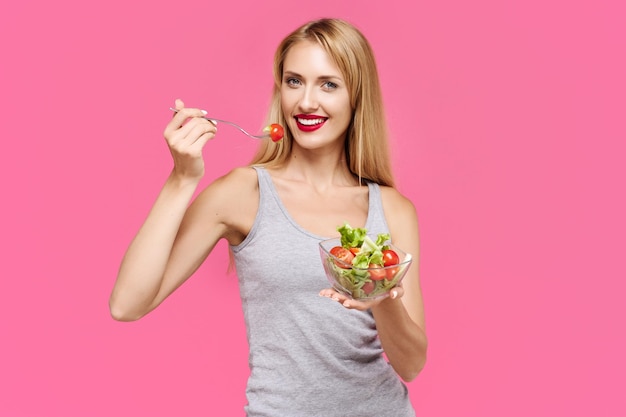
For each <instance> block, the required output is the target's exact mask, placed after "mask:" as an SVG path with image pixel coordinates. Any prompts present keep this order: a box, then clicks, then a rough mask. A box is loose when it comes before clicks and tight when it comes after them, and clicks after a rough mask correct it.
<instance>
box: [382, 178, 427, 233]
mask: <svg viewBox="0 0 626 417" xmlns="http://www.w3.org/2000/svg"><path fill="white" fill-rule="evenodd" d="M380 194H381V198H382V203H383V210H384V212H385V219H386V220H387V225H388V226H389V233H390V234H391V236H392V237H393V239H394V241H396V242H397V241H398V240H402V241H406V240H416V239H417V236H418V219H417V211H416V209H415V205H414V204H413V202H412V201H411V200H410V199H408V198H407V197H406V196H404V195H403V194H402V193H400V192H399V191H398V190H397V189H395V188H392V187H385V186H380ZM404 244H405V245H407V244H408V245H413V243H408V242H405V243H404Z"/></svg>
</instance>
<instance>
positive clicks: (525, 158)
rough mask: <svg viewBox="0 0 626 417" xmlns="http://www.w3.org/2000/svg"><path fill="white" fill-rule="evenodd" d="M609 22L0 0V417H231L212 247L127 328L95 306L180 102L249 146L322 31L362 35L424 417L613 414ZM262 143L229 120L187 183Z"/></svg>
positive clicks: (227, 332) (414, 9) (232, 303)
mask: <svg viewBox="0 0 626 417" xmlns="http://www.w3.org/2000/svg"><path fill="white" fill-rule="evenodd" d="M621 4H623V2H620V1H617V0H616V1H590V0H589V1H582V2H576V1H538V0H531V1H521V0H518V1H500V0H492V1H489V0H478V1H472V2H470V1H460V0H443V1H437V2H426V1H417V2H414V1H405V2H402V1H394V0H388V1H385V2H380V3H373V2H372V3H371V4H370V5H366V4H365V3H364V2H361V1H357V0H354V1H349V2H341V1H339V0H319V1H316V2H308V3H307V2H287V1H281V0H270V1H267V2H260V1H250V2H240V1H225V2H219V3H216V2H209V1H197V0H190V1H187V2H171V1H169V2H160V3H159V2H148V1H120V0H107V1H88V2H87V1H83V2H81V1H71V0H62V1H59V2H49V1H43V0H34V1H30V2H29V1H25V2H11V3H10V4H9V5H5V6H4V7H3V11H2V14H1V16H0V31H1V37H0V45H1V55H0V59H1V65H0V83H1V84H0V87H1V92H2V103H1V104H0V106H1V109H0V110H1V111H0V114H1V115H2V124H1V129H2V133H1V135H2V144H3V146H2V164H1V169H2V172H1V176H0V178H1V181H2V184H1V185H2V189H1V191H2V194H3V197H2V201H3V203H2V216H1V219H2V220H1V222H2V224H1V225H0V226H1V227H2V229H1V230H2V236H3V238H2V245H3V249H2V251H1V253H2V255H1V256H2V263H1V271H2V295H1V297H2V301H1V302H0V317H1V319H0V320H1V321H0V337H1V342H0V345H1V349H2V350H1V352H0V416H20V417H21V416H112V415H115V416H119V417H123V416H241V415H243V412H242V407H243V405H244V403H245V395H244V386H245V381H246V377H247V372H248V370H247V356H246V355H247V350H246V349H247V346H246V343H245V330H244V327H243V319H242V313H241V308H240V301H239V294H238V288H237V282H236V277H235V276H234V275H228V274H226V261H227V254H226V247H225V246H224V245H220V246H219V247H218V248H217V249H216V251H215V253H214V254H213V255H212V256H211V257H210V259H209V260H208V261H207V263H206V264H205V265H204V266H203V267H202V269H201V270H200V271H199V272H198V273H197V275H196V276H195V277H194V278H192V279H191V280H190V281H189V282H188V283H186V284H185V285H184V286H183V287H182V288H181V289H180V290H179V291H178V292H177V293H175V294H174V295H173V296H172V297H171V298H170V299H168V300H167V301H166V302H165V303H164V304H163V305H162V306H161V308H160V309H158V310H157V311H155V312H154V313H153V314H151V315H149V316H148V317H146V318H145V319H143V320H141V321H139V322H136V323H117V322H114V321H113V320H112V319H111V318H110V317H109V313H108V307H107V299H108V295H109V292H110V290H111V287H112V285H113V281H114V279H115V275H116V272H117V268H118V265H119V262H120V260H121V257H122V254H123V253H124V250H125V248H126V246H127V244H128V243H129V241H130V239H131V238H132V236H133V235H134V233H135V231H136V230H137V228H138V227H139V225H140V223H141V222H142V220H143V218H144V216H145V215H146V213H147V210H148V209H149V207H150V205H151V203H152V201H153V199H154V197H155V196H156V193H157V192H158V190H159V188H160V186H161V184H162V182H163V180H164V179H165V176H166V175H167V173H168V172H169V169H170V159H169V154H168V151H167V149H166V147H165V144H164V141H163V140H162V134H161V133H162V130H163V127H164V125H165V123H166V122H167V120H168V118H169V117H170V112H169V111H168V107H169V106H170V105H171V104H172V103H173V100H174V99H175V98H177V97H180V98H183V99H184V100H185V101H186V102H187V104H188V105H192V106H200V107H203V108H205V109H207V110H209V112H210V114H211V115H214V116H215V117H221V118H225V119H231V120H235V121H238V122H241V124H242V125H244V126H246V127H249V128H250V129H251V130H254V129H256V128H257V127H259V126H261V125H262V120H263V116H264V113H265V108H266V105H267V103H268V98H269V92H270V87H271V72H270V70H271V63H272V54H273V51H274V48H275V47H276V45H277V43H278V41H279V40H280V39H281V37H282V36H284V35H285V34H286V33H287V32H288V31H290V30H291V29H293V28H295V27H296V26H298V25H299V24H301V23H302V22H304V21H306V20H309V19H312V18H317V17H321V16H336V17H342V18H346V19H348V20H350V21H352V22H353V23H355V24H356V25H357V26H359V27H360V28H361V29H362V30H363V32H364V33H365V34H366V35H367V36H368V37H369V39H370V40H371V43H372V44H373V46H374V48H375V51H376V55H377V58H378V61H379V66H380V68H379V69H380V73H381V77H382V83H383V87H384V92H385V101H386V103H387V109H388V113H389V121H390V125H391V129H392V133H393V145H394V158H395V162H396V168H397V174H398V177H399V178H400V184H399V188H400V189H401V190H402V191H403V192H404V193H405V194H406V195H408V196H409V197H410V198H411V199H412V200H413V201H414V202H415V204H416V206H417V208H418V211H419V214H420V219H421V238H422V245H423V252H422V264H421V273H422V280H423V288H424V293H425V300H426V312H427V319H428V333H429V336H430V341H431V342H430V356H429V362H428V364H427V366H426V368H425V370H424V371H423V373H422V374H421V375H420V376H419V378H418V379H417V380H416V381H414V382H412V383H411V384H410V392H411V398H412V400H413V403H414V404H415V407H416V409H417V411H418V415H419V416H430V417H434V416H481V417H487V416H578V415H580V416H583V415H584V416H591V415H593V416H623V415H626V401H625V400H624V387H625V386H626V381H625V377H624V375H625V374H626V363H625V360H624V352H625V351H626V337H625V336H624V330H625V326H624V324H623V321H624V317H625V313H626V311H625V308H624V305H625V303H624V301H623V299H624V290H625V287H626V286H625V284H624V282H625V278H626V269H625V267H624V262H623V259H624V249H625V247H626V245H625V244H624V234H625V232H626V222H625V220H624V213H625V211H626V204H625V203H624V194H625V192H624V188H625V182H626V181H625V179H626V172H625V170H624V168H623V165H624V159H625V158H624V156H625V155H626V154H625V150H626V149H625V148H626V146H625V143H626V142H625V139H626V129H625V128H624V116H625V112H624V110H625V106H624V97H625V96H626V83H625V81H624V77H625V74H626V62H625V58H624V57H625V55H626V54H625V51H626V36H625V35H626V33H625V31H624V24H623V23H624V17H625V16H624V15H625V14H624V11H625V10H624V8H623V6H621ZM254 147H255V143H253V142H251V141H250V140H248V139H246V138H245V137H243V136H242V135H241V134H239V133H237V132H236V131H235V130H231V129H229V128H227V127H223V128H222V129H221V131H220V136H219V138H218V139H216V140H215V141H214V142H212V143H210V144H209V146H208V147H207V149H206V152H205V155H206V159H207V164H208V165H209V168H208V173H207V176H206V181H205V183H208V182H209V181H210V180H211V179H213V178H215V177H217V176H219V175H221V174H223V173H225V172H226V171H227V170H229V169H230V168H231V167H234V166H237V165H241V164H244V163H246V162H247V161H248V159H249V158H250V156H251V155H252V152H253V150H254ZM277 300H279V302H288V300H280V296H279V295H277Z"/></svg>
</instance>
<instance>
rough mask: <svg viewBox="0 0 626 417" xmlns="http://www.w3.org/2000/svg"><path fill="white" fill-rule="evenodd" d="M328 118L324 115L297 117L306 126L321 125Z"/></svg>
mask: <svg viewBox="0 0 626 417" xmlns="http://www.w3.org/2000/svg"><path fill="white" fill-rule="evenodd" d="M326 120H327V118H324V117H316V118H314V119H309V118H302V117H296V121H297V122H298V123H300V124H301V125H305V126H315V125H320V124H322V123H324V122H325V121H326Z"/></svg>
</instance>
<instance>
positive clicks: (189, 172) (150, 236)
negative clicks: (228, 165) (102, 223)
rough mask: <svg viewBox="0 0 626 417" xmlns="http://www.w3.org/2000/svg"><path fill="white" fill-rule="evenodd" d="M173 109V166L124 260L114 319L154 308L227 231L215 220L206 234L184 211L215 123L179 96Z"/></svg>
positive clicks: (113, 303)
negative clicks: (184, 249) (179, 98)
mask: <svg viewBox="0 0 626 417" xmlns="http://www.w3.org/2000/svg"><path fill="white" fill-rule="evenodd" d="M176 108H177V109H178V110H179V111H178V113H177V114H176V115H175V116H174V117H173V118H172V120H171V121H170V123H169V124H168V125H167V127H166V129H165V132H164V136H165V139H166V140H167V143H168V146H169V148H170V152H171V153H172V157H173V159H174V168H173V169H172V172H171V174H170V175H169V177H168V178H167V181H166V182H165V185H164V186H163V188H162V190H161V192H160V193H159V196H158V197H157V199H156V201H155V203H154V205H153V207H152V209H151V210H150V213H149V214H148V217H147V218H146V220H145V222H144V224H143V225H142V226H141V228H140V230H139V232H138V233H137V235H136V236H135V238H134V239H133V241H132V242H131V244H130V246H129V247H128V250H127V251H126V254H125V255H124V258H123V260H122V264H121V266H120V269H119V273H118V277H117V280H116V282H115V286H114V288H113V291H112V293H111V297H110V300H109V307H110V310H111V315H112V316H113V318H115V319H116V320H121V321H132V320H137V319H139V318H141V317H142V316H144V315H145V314H147V313H148V312H150V311H151V310H153V309H154V308H155V307H156V306H158V305H159V304H160V303H161V302H162V301H163V300H164V299H165V298H166V297H167V296H168V295H169V294H171V293H172V292H173V291H174V290H175V289H176V288H178V287H179V286H180V285H181V284H182V283H183V282H184V281H185V280H186V279H187V278H188V277H189V276H190V275H191V274H192V273H193V271H195V270H196V269H197V268H198V266H199V265H200V264H201V263H202V261H203V260H204V258H206V256H207V255H208V253H209V252H210V250H211V249H212V248H213V247H214V246H215V244H216V243H217V241H218V240H219V238H220V237H222V236H223V234H224V233H225V230H224V228H223V227H220V226H221V225H220V222H219V219H216V220H212V221H214V223H212V224H205V225H204V227H203V228H206V229H208V230H209V235H208V236H207V234H204V235H201V234H200V233H198V232H195V231H194V227H189V226H190V225H192V224H193V223H197V222H198V221H199V220H200V219H199V217H198V215H195V216H193V215H192V216H190V215H186V214H187V211H188V207H189V203H190V202H191V200H192V198H193V195H194V193H195V191H196V188H197V186H198V184H199V182H200V179H201V178H202V176H203V175H204V161H203V159H202V149H203V147H204V145H205V144H206V143H207V141H209V140H210V139H212V138H213V137H214V136H215V133H216V128H215V126H214V125H213V124H212V123H211V122H209V121H208V120H206V119H204V118H203V117H202V116H204V113H203V112H202V111H201V110H198V109H186V108H184V104H183V103H182V102H181V101H179V100H177V102H176ZM205 232H206V230H205ZM175 246H183V247H184V248H186V249H188V250H186V251H181V250H175V249H174V248H175ZM172 252H176V253H177V255H176V256H175V257H173V256H172ZM172 259H174V261H172Z"/></svg>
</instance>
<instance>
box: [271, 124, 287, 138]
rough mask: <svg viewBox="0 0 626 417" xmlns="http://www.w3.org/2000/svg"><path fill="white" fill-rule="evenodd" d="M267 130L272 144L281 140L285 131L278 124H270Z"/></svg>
mask: <svg viewBox="0 0 626 417" xmlns="http://www.w3.org/2000/svg"><path fill="white" fill-rule="evenodd" d="M268 130H269V135H270V139H272V141H273V142H278V141H279V140H281V139H282V138H283V136H285V129H283V127H282V126H281V125H279V124H278V123H272V124H271V125H269V127H268Z"/></svg>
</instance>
